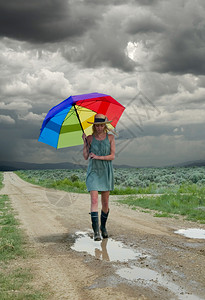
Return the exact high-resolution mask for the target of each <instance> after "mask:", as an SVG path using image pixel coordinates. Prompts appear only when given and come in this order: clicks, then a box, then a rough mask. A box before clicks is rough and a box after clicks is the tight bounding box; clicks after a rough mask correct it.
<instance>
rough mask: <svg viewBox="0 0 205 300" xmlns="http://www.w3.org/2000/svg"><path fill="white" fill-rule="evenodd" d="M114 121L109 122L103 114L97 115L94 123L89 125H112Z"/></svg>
mask: <svg viewBox="0 0 205 300" xmlns="http://www.w3.org/2000/svg"><path fill="white" fill-rule="evenodd" d="M111 122H112V121H109V120H108V118H107V117H106V116H104V115H102V114H96V115H95V119H94V122H88V123H89V124H110V123H111Z"/></svg>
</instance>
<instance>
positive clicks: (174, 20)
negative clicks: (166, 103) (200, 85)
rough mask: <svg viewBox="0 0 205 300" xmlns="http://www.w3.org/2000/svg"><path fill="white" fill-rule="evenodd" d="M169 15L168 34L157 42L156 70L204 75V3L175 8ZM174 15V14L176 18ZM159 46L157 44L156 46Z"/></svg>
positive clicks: (172, 8) (171, 8) (199, 2)
mask: <svg viewBox="0 0 205 300" xmlns="http://www.w3.org/2000/svg"><path fill="white" fill-rule="evenodd" d="M169 8H170V10H171V11H170V15H168V12H166V15H165V16H164V17H163V16H162V20H163V19H164V23H165V22H166V19H165V18H166V17H167V23H166V32H165V34H164V35H163V36H162V37H161V39H159V40H157V42H158V43H159V46H158V47H157V53H156V54H155V60H154V67H153V68H154V70H156V71H158V72H163V73H166V72H173V73H178V74H186V73H192V74H197V75H199V74H205V55H204V53H205V19H204V15H205V7H204V3H202V1H198V5H197V6H195V5H194V4H192V2H189V3H188V2H187V5H186V6H185V7H183V5H182V4H181V6H180V5H179V6H176V7H175V6H173V7H171V4H170V7H168V8H167V9H169ZM174 12H175V14H174ZM156 45H157V44H156Z"/></svg>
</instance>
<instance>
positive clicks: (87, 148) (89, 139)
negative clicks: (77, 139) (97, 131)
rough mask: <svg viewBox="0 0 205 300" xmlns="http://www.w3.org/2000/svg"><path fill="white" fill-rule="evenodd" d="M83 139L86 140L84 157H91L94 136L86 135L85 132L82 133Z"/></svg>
mask: <svg viewBox="0 0 205 300" xmlns="http://www.w3.org/2000/svg"><path fill="white" fill-rule="evenodd" d="M82 138H83V141H84V146H83V157H84V159H85V160H87V159H88V158H89V149H90V144H91V142H92V136H91V135H89V136H88V137H86V135H85V133H83V135H82Z"/></svg>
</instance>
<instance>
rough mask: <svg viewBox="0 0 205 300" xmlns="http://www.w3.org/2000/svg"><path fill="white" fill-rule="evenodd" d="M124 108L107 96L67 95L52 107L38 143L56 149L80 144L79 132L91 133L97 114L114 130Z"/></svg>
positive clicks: (96, 94)
mask: <svg viewBox="0 0 205 300" xmlns="http://www.w3.org/2000/svg"><path fill="white" fill-rule="evenodd" d="M124 109H125V107H124V106H122V105H121V104H120V103H119V102H117V101H116V100H115V99H114V98H112V97H111V96H109V95H105V94H100V93H91V94H83V95H76V96H70V97H69V98H67V99H65V100H64V101H63V102H61V103H59V104H58V105H56V106H54V107H53V108H51V110H49V112H48V114H47V115H46V117H45V119H44V121H43V124H42V127H41V131H40V136H39V139H38V141H39V142H43V143H45V144H48V145H50V146H53V147H55V148H56V149H59V148H65V147H70V146H77V145H81V144H83V139H82V133H83V132H85V134H86V135H89V134H92V124H89V123H88V121H90V122H93V121H94V116H95V114H96V113H98V114H103V115H106V116H107V118H108V120H112V124H108V126H110V128H111V129H113V128H114V127H115V126H116V125H117V122H118V121H119V119H120V117H121V115H122V113H123V111H124Z"/></svg>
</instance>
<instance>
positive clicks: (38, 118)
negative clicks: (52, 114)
mask: <svg viewBox="0 0 205 300" xmlns="http://www.w3.org/2000/svg"><path fill="white" fill-rule="evenodd" d="M45 116H46V114H41V115H38V114H34V113H32V112H31V111H30V112H29V113H28V114H27V115H25V116H20V115H19V116H18V119H19V120H23V121H34V122H35V121H42V120H43V119H44V118H45Z"/></svg>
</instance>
